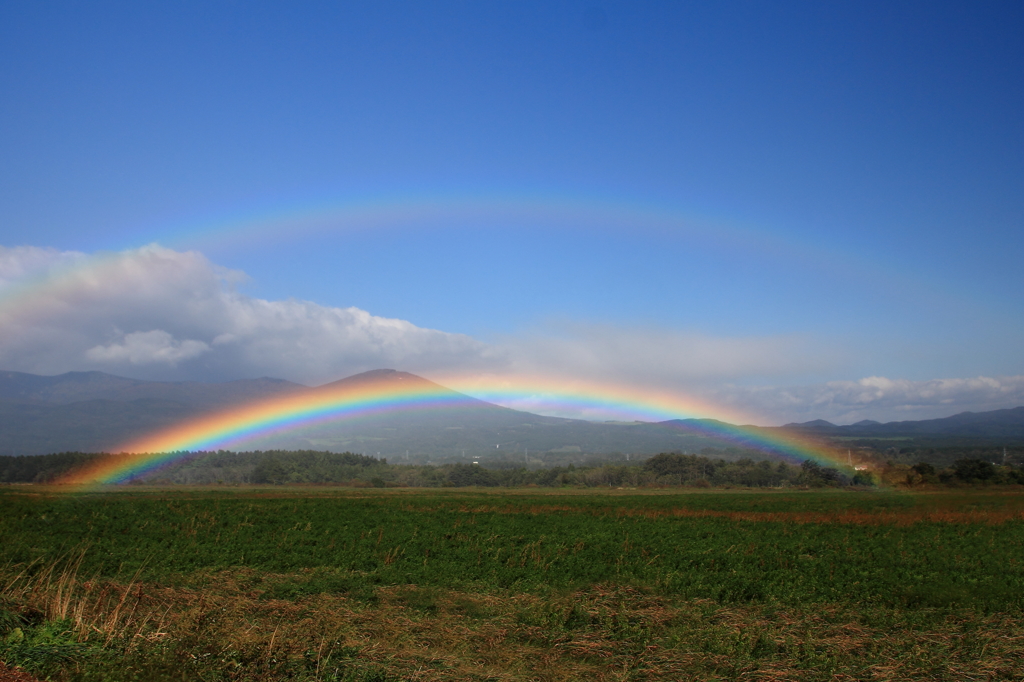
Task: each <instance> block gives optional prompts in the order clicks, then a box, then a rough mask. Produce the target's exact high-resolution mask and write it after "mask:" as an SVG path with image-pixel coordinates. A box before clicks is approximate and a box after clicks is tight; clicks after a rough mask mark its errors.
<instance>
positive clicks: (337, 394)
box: [60, 370, 841, 486]
mask: <svg viewBox="0 0 1024 682" xmlns="http://www.w3.org/2000/svg"><path fill="white" fill-rule="evenodd" d="M452 381H453V382H454V381H457V379H455V378H453V379H452ZM463 383H464V384H465V386H466V387H467V390H469V391H472V394H473V395H467V394H466V393H461V392H459V391H455V390H452V389H451V388H447V387H445V386H442V385H440V384H437V383H434V382H432V381H428V380H426V379H423V378H421V377H418V376H416V375H412V374H407V373H404V372H394V371H390V370H379V371H375V372H368V373H366V374H363V375H357V376H355V377H350V378H349V379H347V380H342V381H339V382H335V383H333V384H328V385H326V386H322V387H319V388H314V389H307V390H303V391H299V392H296V393H294V394H288V395H285V396H283V397H276V398H272V399H268V400H263V401H258V402H253V403H248V404H244V405H241V406H237V407H234V408H230V409H226V410H223V411H220V412H216V413H212V414H208V415H205V416H202V417H199V418H196V419H192V420H189V421H186V422H183V423H180V424H177V425H174V426H171V427H169V428H166V429H164V430H161V431H158V432H156V433H152V434H150V435H148V436H146V437H144V438H141V439H139V440H136V441H134V442H131V443H126V444H125V445H124V446H123V447H122V448H121V451H122V452H123V453H125V456H122V457H112V458H109V460H108V459H104V460H100V461H99V462H97V463H96V464H94V465H93V466H91V467H88V468H85V469H82V470H79V471H76V472H74V473H73V474H71V475H69V476H68V477H66V478H65V479H64V480H62V481H60V482H61V483H64V484H71V485H83V486H84V485H104V484H117V483H123V482H126V481H129V480H131V479H134V478H137V477H140V476H145V475H147V474H149V473H152V472H154V471H156V470H158V469H160V468H161V467H164V466H167V465H169V464H171V463H173V462H176V461H178V460H181V459H185V458H188V457H190V456H193V455H194V454H195V453H197V452H209V451H214V450H221V449H224V450H237V449H241V448H244V447H245V445H246V443H248V442H252V441H254V440H256V439H259V438H264V437H266V436H270V435H274V434H280V433H285V432H288V431H292V430H295V429H300V428H304V427H308V426H311V425H315V424H320V423H325V422H333V421H342V420H346V419H355V418H359V417H365V416H371V415H376V414H387V413H400V412H415V411H429V410H445V409H449V408H465V407H473V406H477V407H479V406H481V402H480V399H481V398H483V399H486V400H488V401H493V402H495V403H499V404H505V405H511V406H515V407H520V408H522V407H524V406H531V407H534V408H535V409H536V408H540V409H539V410H537V411H547V412H550V411H552V410H554V409H558V408H561V409H563V410H564V409H569V408H571V409H573V410H575V411H577V412H583V413H586V412H590V413H593V414H598V413H600V414H603V415H605V416H606V418H607V416H608V415H610V414H614V415H617V416H619V417H620V418H623V419H628V420H642V421H656V422H668V423H667V424H666V428H678V429H683V430H686V431H689V432H693V433H694V434H695V435H704V436H710V437H713V438H717V439H720V440H725V441H728V442H731V443H735V444H737V445H741V446H744V447H748V448H754V449H757V450H760V451H762V452H765V453H766V454H772V455H775V456H781V457H786V458H788V459H790V460H795V461H800V460H805V459H811V460H814V461H817V462H820V463H825V464H833V463H839V462H841V460H840V459H839V457H838V455H837V454H836V453H835V452H833V451H831V450H829V449H828V448H825V447H823V446H822V445H820V444H818V443H816V442H814V441H811V440H808V439H806V438H803V437H800V436H796V435H792V434H784V433H780V432H777V430H772V431H770V432H769V431H766V430H763V429H760V428H757V427H749V426H735V425H733V424H730V423H727V422H724V421H717V420H708V419H701V420H696V421H669V420H676V419H690V418H693V417H696V416H697V415H700V414H709V413H714V412H710V411H709V406H708V404H707V403H703V402H700V401H697V400H694V399H690V398H687V397H681V396H679V395H674V394H666V393H659V392H654V391H645V390H639V389H634V388H629V387H623V386H617V385H612V384H595V383H585V382H579V381H575V382H561V381H555V380H552V379H540V378H528V377H527V378H524V377H516V378H510V377H505V378H500V379H499V378H494V379H492V380H490V381H484V380H481V379H479V378H470V379H465V380H463ZM474 395H475V396H477V397H473V396H474ZM718 415H719V416H727V415H724V414H723V412H722V411H721V410H719V412H718ZM736 416H737V415H732V418H736Z"/></svg>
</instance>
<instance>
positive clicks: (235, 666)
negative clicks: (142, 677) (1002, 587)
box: [2, 554, 1024, 681]
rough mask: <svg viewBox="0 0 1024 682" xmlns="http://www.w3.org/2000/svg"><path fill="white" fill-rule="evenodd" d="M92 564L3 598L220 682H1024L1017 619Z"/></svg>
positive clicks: (12, 579)
mask: <svg viewBox="0 0 1024 682" xmlns="http://www.w3.org/2000/svg"><path fill="white" fill-rule="evenodd" d="M80 561H81V555H80V554H79V555H72V556H69V557H67V558H66V559H65V561H64V562H63V563H62V564H61V565H60V566H59V567H58V566H56V565H55V566H53V567H36V568H37V569H38V570H35V571H32V570H23V571H19V572H16V573H12V574H10V575H9V576H8V577H7V579H6V580H5V581H4V582H3V583H2V584H3V585H4V588H3V596H4V597H5V598H6V599H8V600H9V601H16V602H17V603H20V604H23V605H24V606H25V607H26V608H28V609H35V610H37V611H38V612H39V613H42V614H45V615H46V617H47V618H50V619H64V620H67V621H70V622H73V623H74V626H75V628H76V631H77V633H78V636H79V637H80V638H81V639H82V640H83V641H90V642H96V643H100V644H103V645H104V646H106V647H108V648H110V647H113V648H114V649H116V650H117V651H119V652H120V654H119V655H123V656H124V657H125V658H124V660H125V661H128V662H127V663H122V664H121V665H128V666H130V665H140V663H139V661H143V660H144V659H145V657H146V656H147V655H157V653H159V655H160V656H163V657H164V658H165V659H166V658H167V657H168V656H169V657H171V659H172V664H173V665H176V666H178V667H180V668H182V669H195V670H196V671H197V672H198V671H200V670H204V671H216V672H217V677H216V679H245V680H273V679H284V678H286V677H288V678H289V679H291V678H295V679H308V680H328V679H340V678H339V677H336V676H337V675H338V674H339V671H340V672H343V673H344V672H345V671H347V673H346V674H348V673H351V672H352V671H357V672H358V671H359V670H364V671H365V670H378V671H380V670H386V671H387V673H388V674H389V675H390V676H391V677H392V678H394V679H408V680H423V681H433V680H544V681H547V680H551V681H554V680H577V679H588V680H595V681H604V680H608V681H611V680H639V679H644V680H688V679H693V680H697V679H701V680H707V679H743V680H763V681H769V680H772V681H776V680H844V679H846V680H853V679H859V680H929V679H949V680H975V679H977V680H982V679H984V680H997V679H1006V680H1019V679H1024V657H1022V655H1021V652H1022V651H1024V628H1022V622H1021V619H1020V618H1018V617H1015V616H1010V615H1007V614H999V615H992V616H981V615H978V614H974V613H959V614H946V615H945V616H937V617H934V618H931V619H927V618H926V619H924V620H921V619H920V618H919V616H920V613H917V614H910V613H906V612H900V611H896V610H892V609H880V608H879V609H862V610H854V609H851V608H840V607H831V606H821V607H817V608H793V609H787V608H780V607H769V606H763V605H762V606H744V607H737V606H730V607H723V606H721V605H718V604H715V603H713V602H710V601H702V600H695V601H688V602H679V603H674V602H671V601H669V600H666V599H664V598H660V597H657V596H654V595H651V594H648V593H646V592H644V591H642V590H638V589H633V588H629V587H621V586H620V587H613V586H601V585H599V586H595V587H593V588H590V589H587V590H582V591H576V592H571V593H564V594H551V595H547V596H543V597H542V596H537V595H527V594H494V593H472V592H455V591H447V590H439V589H433V588H420V587H417V586H402V587H387V588H380V589H378V590H377V591H376V594H375V598H374V599H371V600H370V601H359V600H354V599H350V598H347V597H345V596H341V595H336V594H320V595H316V596H311V597H308V598H303V599H299V600H297V601H286V600H273V599H264V598H262V597H263V595H262V594H261V593H260V592H259V591H254V590H253V589H252V583H253V578H254V576H252V575H248V574H246V572H232V573H223V574H216V575H212V576H209V578H210V580H209V582H208V584H207V585H206V586H205V587H204V588H203V590H201V591H199V590H190V589H181V588H171V587H162V586H157V585H146V584H143V583H140V582H138V581H136V580H128V581H125V582H123V583H114V582H109V581H108V582H97V581H91V580H80V579H79V578H78V577H77V574H76V569H77V566H78V564H79V563H80ZM262 577H263V579H264V580H265V579H267V578H269V579H270V580H271V581H272V580H286V579H293V578H294V577H295V576H269V577H268V576H262ZM261 584H265V583H261ZM133 656H134V657H133Z"/></svg>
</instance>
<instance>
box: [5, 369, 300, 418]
mask: <svg viewBox="0 0 1024 682" xmlns="http://www.w3.org/2000/svg"><path fill="white" fill-rule="evenodd" d="M303 390H308V388H307V387H306V386H302V385H301V384H294V383H292V382H290V381H284V380H283V379H270V378H267V377H264V378H262V379H242V380H239V381H228V382H224V383H202V382H199V381H174V382H171V381H141V380H138V379H126V378H124V377H118V376H114V375H113V374H105V373H104V372H68V373H66V374H59V375H57V376H39V375H36V374H26V373H23V372H0V400H10V401H15V402H27V403H41V404H58V405H66V404H69V403H77V402H82V401H86V400H113V401H118V402H125V401H131V400H164V401H173V402H177V403H182V404H184V405H189V406H193V407H198V408H204V409H218V408H223V407H229V406H231V405H237V404H240V403H244V402H248V401H250V400H260V399H263V398H269V397H272V396H276V395H282V394H286V393H291V392H295V391H303Z"/></svg>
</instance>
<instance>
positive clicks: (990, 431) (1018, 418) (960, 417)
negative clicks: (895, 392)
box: [783, 407, 1024, 440]
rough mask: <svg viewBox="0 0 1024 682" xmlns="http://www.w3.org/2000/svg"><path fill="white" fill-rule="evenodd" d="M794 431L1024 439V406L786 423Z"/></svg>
mask: <svg viewBox="0 0 1024 682" xmlns="http://www.w3.org/2000/svg"><path fill="white" fill-rule="evenodd" d="M783 428H786V429H788V430H791V431H804V432H813V433H816V434H820V435H827V436H833V437H861V438H898V437H907V438H913V437H923V436H932V437H960V438H986V439H998V438H1004V439H1005V438H1009V439H1014V440H1021V439H1024V407H1014V408H1011V409H1006V410H992V411H990V412H961V413H959V414H954V415H953V416H951V417H943V418H941V419H922V420H919V421H899V422H887V423H884V424H880V423H879V422H876V421H872V420H869V419H865V420H863V421H859V422H857V423H856V424H850V425H849V426H836V425H835V424H830V423H829V422H826V421H822V420H820V419H819V420H816V421H812V422H804V423H802V424H786V426H785V427H783Z"/></svg>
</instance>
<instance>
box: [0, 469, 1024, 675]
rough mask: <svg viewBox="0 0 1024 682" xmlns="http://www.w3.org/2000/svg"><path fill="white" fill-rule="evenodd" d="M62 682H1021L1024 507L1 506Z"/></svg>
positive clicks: (374, 495)
mask: <svg viewBox="0 0 1024 682" xmlns="http://www.w3.org/2000/svg"><path fill="white" fill-rule="evenodd" d="M0 510H2V515H0V539H2V557H0V590H2V594H0V660H3V661H5V662H7V663H9V664H18V665H21V666H22V667H24V668H25V669H26V670H29V671H32V672H34V673H35V674H37V675H38V676H40V677H44V676H50V677H51V678H52V679H55V680H278V679H295V680H402V679H413V680H465V679H476V680H519V679H523V680H526V679H536V680H561V679H584V678H586V679H594V680H626V679H636V680H643V679H694V680H698V679H699V680H708V679H744V680H841V679H843V680H849V679H857V680H876V679H877V680H936V679H939V680H941V679H947V680H972V679H977V680H992V679H1006V680H1019V679H1022V678H1024V620H1022V617H1021V616H1022V607H1024V495H1021V494H1020V493H1013V492H1006V491H1000V490H996V489H988V490H973V489H963V490H947V491H942V492H934V493H920V494H906V493H896V492H864V491H857V492H851V491H822V492H811V491H797V492H786V491H771V492H752V491H744V490H734V491H708V492H703V491H702V492H680V491H678V490H675V491H651V492H643V493H641V492H636V491H628V490H618V491H607V492H593V491H562V490H559V491H554V492H538V491H535V490H518V491H515V490H513V491H508V490H504V491H489V490H488V491H484V490H458V491H451V490H400V489H387V490H360V489H356V490H352V489H343V490H339V489H331V488H304V489H290V488H281V487H277V488H265V489H242V488H238V489H222V490H209V489H202V490H200V489H192V490H180V489H179V490H173V489H156V488H154V489H146V488H142V487H130V488H122V489H119V490H117V491H111V492H102V493H68V492H62V491H60V490H59V489H57V488H49V489H47V488H43V487H38V486H12V487H9V488H6V489H3V490H2V491H0Z"/></svg>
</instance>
